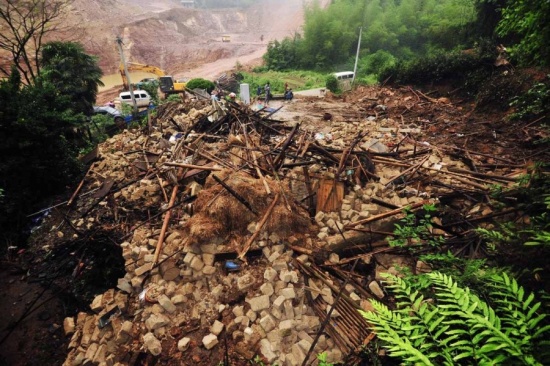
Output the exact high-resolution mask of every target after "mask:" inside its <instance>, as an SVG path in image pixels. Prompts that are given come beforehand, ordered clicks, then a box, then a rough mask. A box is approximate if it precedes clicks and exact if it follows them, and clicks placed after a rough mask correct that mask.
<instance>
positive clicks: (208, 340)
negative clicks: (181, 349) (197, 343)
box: [202, 333, 218, 349]
mask: <svg viewBox="0 0 550 366" xmlns="http://www.w3.org/2000/svg"><path fill="white" fill-rule="evenodd" d="M202 344H203V346H204V347H205V348H206V349H212V348H214V346H216V345H217V344H218V337H216V335H214V334H212V333H210V334H208V335H207V336H204V338H203V339H202Z"/></svg>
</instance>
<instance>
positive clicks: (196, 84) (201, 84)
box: [186, 78, 216, 93]
mask: <svg viewBox="0 0 550 366" xmlns="http://www.w3.org/2000/svg"><path fill="white" fill-rule="evenodd" d="M186 87H187V88H189V89H205V90H206V91H207V92H208V93H211V92H212V90H214V89H215V88H216V85H214V83H213V82H211V81H210V80H206V79H202V78H196V79H191V80H189V81H188V82H187V83H186Z"/></svg>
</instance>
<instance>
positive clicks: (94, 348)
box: [84, 343, 99, 361]
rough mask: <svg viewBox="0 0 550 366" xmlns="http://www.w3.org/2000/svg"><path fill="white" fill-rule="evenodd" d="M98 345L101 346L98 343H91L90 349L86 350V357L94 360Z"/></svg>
mask: <svg viewBox="0 0 550 366" xmlns="http://www.w3.org/2000/svg"><path fill="white" fill-rule="evenodd" d="M98 347H99V346H98V344H97V343H91V344H90V345H89V346H88V349H87V350H86V354H85V355H84V358H85V359H87V360H89V361H92V360H93V359H94V356H95V354H96V352H97V349H98Z"/></svg>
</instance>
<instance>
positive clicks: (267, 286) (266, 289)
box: [260, 282, 275, 296]
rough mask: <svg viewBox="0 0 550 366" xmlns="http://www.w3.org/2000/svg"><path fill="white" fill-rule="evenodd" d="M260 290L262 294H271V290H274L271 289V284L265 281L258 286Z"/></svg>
mask: <svg viewBox="0 0 550 366" xmlns="http://www.w3.org/2000/svg"><path fill="white" fill-rule="evenodd" d="M260 291H261V292H262V294H264V295H267V296H271V295H273V292H274V291H275V290H273V285H272V284H271V283H269V282H267V283H264V284H263V285H262V286H260Z"/></svg>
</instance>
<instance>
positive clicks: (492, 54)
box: [378, 41, 497, 94]
mask: <svg viewBox="0 0 550 366" xmlns="http://www.w3.org/2000/svg"><path fill="white" fill-rule="evenodd" d="M496 57H497V51H496V47H495V45H494V44H493V43H492V42H490V41H481V42H480V44H479V46H478V47H477V48H475V49H471V50H468V51H455V52H450V53H437V54H434V55H431V56H428V57H423V58H415V59H411V60H409V61H399V62H397V63H395V64H392V63H388V64H387V65H382V66H381V69H380V75H379V77H378V80H379V81H385V80H386V79H390V80H391V81H392V82H394V83H396V84H415V85H429V84H432V83H438V82H441V81H443V80H445V81H451V82H454V83H455V84H456V85H460V86H461V87H464V88H465V89H468V90H469V91H470V92H472V93H474V94H475V93H476V92H477V89H478V88H479V86H480V82H481V81H482V80H485V79H486V78H487V77H489V76H490V75H491V74H492V72H493V62H494V60H495V59H496Z"/></svg>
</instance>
